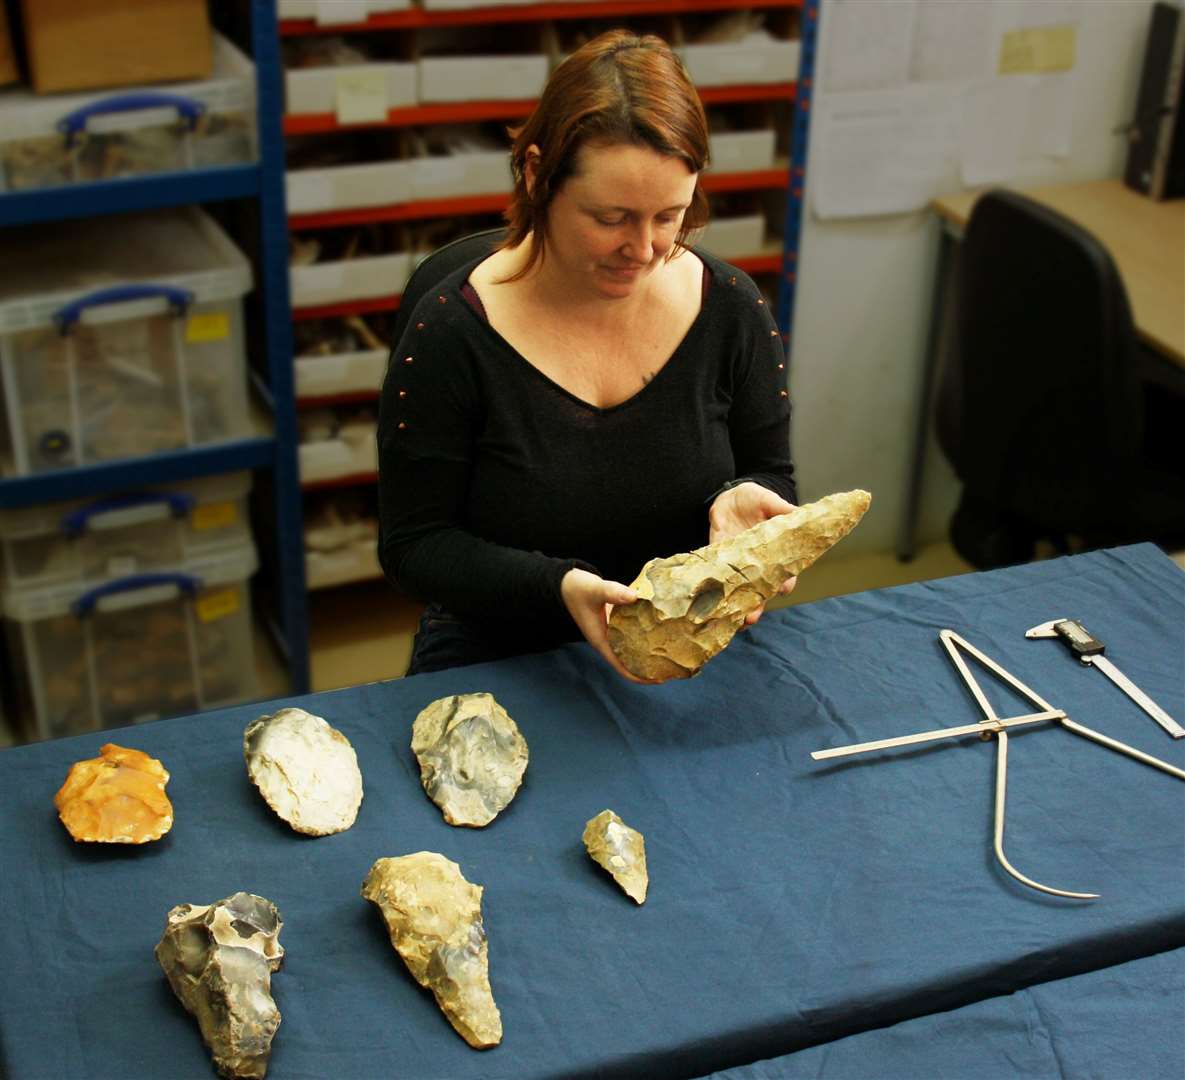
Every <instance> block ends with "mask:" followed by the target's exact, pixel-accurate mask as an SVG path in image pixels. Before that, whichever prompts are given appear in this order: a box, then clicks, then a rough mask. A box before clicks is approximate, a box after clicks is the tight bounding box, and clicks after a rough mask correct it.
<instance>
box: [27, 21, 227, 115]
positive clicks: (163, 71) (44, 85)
mask: <svg viewBox="0 0 1185 1080" xmlns="http://www.w3.org/2000/svg"><path fill="white" fill-rule="evenodd" d="M21 11H22V14H23V17H24V24H25V51H26V54H27V57H28V64H29V81H30V83H31V84H32V86H33V89H34V90H36V91H37V92H38V93H39V94H45V93H55V92H57V91H59V90H89V89H92V88H94V87H101V86H134V85H138V84H140V83H151V82H168V81H170V80H174V79H203V78H205V77H206V76H208V75H209V74H210V63H211V46H210V18H209V13H208V11H207V8H206V0H22V2H21Z"/></svg>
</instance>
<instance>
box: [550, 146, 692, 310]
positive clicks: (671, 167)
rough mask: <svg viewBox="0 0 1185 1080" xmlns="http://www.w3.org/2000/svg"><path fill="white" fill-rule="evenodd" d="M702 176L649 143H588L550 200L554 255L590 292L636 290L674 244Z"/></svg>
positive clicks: (612, 294)
mask: <svg viewBox="0 0 1185 1080" xmlns="http://www.w3.org/2000/svg"><path fill="white" fill-rule="evenodd" d="M695 180H696V174H695V173H694V172H693V171H692V170H691V169H690V168H689V167H688V166H687V164H686V163H685V162H683V161H682V160H681V159H680V158H677V157H673V156H670V155H667V154H660V153H658V151H656V150H652V149H651V148H650V147H648V146H635V145H633V144H630V143H619V144H614V145H612V146H598V145H588V144H586V145H585V146H582V147H581V148H580V150H579V151H577V156H576V171H575V172H574V173H573V175H572V176H570V177H568V179H567V180H565V181H564V183H563V185H562V186H561V187H560V190H559V191H558V192H557V193H556V195H555V196H554V198H553V199H552V200H551V204H550V206H549V207H548V216H547V262H549V263H553V265H554V268H555V269H558V270H560V271H561V272H563V274H564V275H565V276H566V277H567V278H568V279H569V280H570V281H572V282H573V283H574V284H575V285H577V287H581V288H584V289H587V290H588V291H589V292H592V293H595V294H597V295H600V296H602V297H605V298H608V299H621V298H624V297H627V296H629V295H630V294H631V293H633V292H634V291H635V290H636V289H637V287H638V285H639V283H640V282H641V281H643V280H644V279H645V278H646V277H647V276H648V275H649V274H650V273H652V272H653V271H654V269H655V268H656V267H657V266H659V265H660V264H661V263H662V260H663V258H664V256H665V255H666V254H667V252H669V251H670V249H671V246H672V245H673V244H674V242H675V237H676V236H677V235H678V233H679V226H680V225H681V224H682V222H683V215H684V213H685V212H686V210H687V208H688V206H690V205H691V196H692V194H693V192H694V191H695Z"/></svg>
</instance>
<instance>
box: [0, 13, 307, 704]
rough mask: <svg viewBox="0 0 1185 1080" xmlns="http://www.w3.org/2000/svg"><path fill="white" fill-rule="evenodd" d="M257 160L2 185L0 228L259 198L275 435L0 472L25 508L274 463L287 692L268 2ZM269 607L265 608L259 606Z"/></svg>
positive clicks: (285, 332)
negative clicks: (27, 472) (12, 188)
mask: <svg viewBox="0 0 1185 1080" xmlns="http://www.w3.org/2000/svg"><path fill="white" fill-rule="evenodd" d="M250 14H251V52H252V58H253V60H254V64H255V75H256V107H257V112H258V128H259V162H258V164H253V165H237V166H225V167H219V168H209V169H199V170H194V171H191V172H187V173H184V174H173V175H161V176H149V177H136V178H128V179H120V180H109V181H101V182H96V183H89V184H76V185H71V186H67V187H60V188H46V189H41V190H36V191H28V192H5V193H0V227H13V226H20V225H33V224H39V223H42V222H47V221H59V220H66V219H70V218H80V217H92V216H96V215H102V214H118V213H125V212H129V211H136V210H147V209H156V208H159V207H168V206H185V205H189V204H194V203H210V202H221V201H224V200H230V199H256V200H257V201H258V204H259V228H260V238H259V239H260V244H259V259H260V266H259V276H260V281H259V282H258V283H257V287H258V288H259V289H260V290H261V300H262V304H261V307H262V315H263V324H264V325H263V330H264V343H265V345H264V347H265V351H266V355H265V357H264V359H265V361H266V365H265V366H266V370H267V375H268V385H267V388H266V393H265V394H264V395H263V396H264V397H265V398H266V399H267V403H268V405H269V407H270V412H271V422H272V428H273V431H272V434H271V435H270V436H258V437H253V438H247V439H239V440H236V441H234V442H228V443H222V444H219V445H217V446H209V447H198V448H194V449H187V450H179V451H174V452H170V453H164V454H153V455H151V456H146V457H143V458H134V459H128V460H124V461H117V462H111V463H105V464H102V465H91V466H85V467H81V468H73V469H62V470H56V471H54V472H48V473H39V474H36V475H33V476H21V477H12V478H5V479H0V507H20V506H30V505H35V504H37V503H43V502H55V501H59V500H63V499H71V498H78V497H85V496H88V495H92V494H95V493H96V492H100V491H113V490H118V489H121V488H129V487H140V486H144V485H146V484H162V483H164V484H167V483H170V482H174V481H178V480H188V479H192V478H194V477H198V476H208V475H212V474H216V473H224V472H235V471H238V470H243V469H250V470H257V469H270V470H271V472H272V477H273V484H272V490H273V493H274V494H273V507H272V509H273V515H274V518H273V520H274V538H275V543H274V549H273V550H272V552H271V555H272V557H271V558H269V557H267V555H266V554H265V555H264V557H263V558H262V559H261V562H262V563H263V565H264V567H265V568H268V569H270V570H271V572H272V574H273V575H274V579H273V585H274V594H275V599H276V612H275V614H274V618H271V629H272V631H273V633H274V635H275V637H276V640H277V643H278V645H279V647H280V650H281V652H282V653H283V654H284V657H285V660H286V662H287V666H288V675H289V682H290V684H291V690H292V693H294V694H304V693H307V692H308V690H309V646H308V638H309V634H308V599H307V593H306V589H305V574H304V541H303V531H302V521H303V510H302V505H301V491H300V473H299V466H298V462H297V427H296V400H295V392H294V380H293V364H292V356H293V341H292V321H291V303H290V300H289V293H288V215H287V209H286V206H285V201H284V135H283V127H282V118H283V111H284V107H283V83H282V79H283V67H282V64H281V59H280V34H279V26H278V25H277V19H276V6H275V4H274V2H273V0H251V3H250ZM261 614H265V615H267V616H268V617H270V616H271V613H261Z"/></svg>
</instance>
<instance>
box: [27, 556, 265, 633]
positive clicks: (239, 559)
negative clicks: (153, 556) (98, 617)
mask: <svg viewBox="0 0 1185 1080" xmlns="http://www.w3.org/2000/svg"><path fill="white" fill-rule="evenodd" d="M258 567H259V559H258V556H257V555H256V553H255V545H254V544H253V543H251V541H249V540H245V541H244V542H243V543H242V544H240V545H238V546H237V547H233V548H226V549H224V550H222V551H217V552H210V553H209V554H204V555H200V556H198V557H196V558H192V559H189V560H188V561H186V562H185V563H183V564H182V565H181V566H178V567H176V569H175V570H173V571H171V572H169V573H153V574H144V575H134V577H138V578H139V579H140V581H141V582H142V586H143V588H144V589H146V590H147V589H152V588H153V586H154V583H161V584H165V585H167V579H170V578H172V577H174V576H175V575H186V576H188V577H192V578H196V579H197V580H198V584H197V587H198V588H200V589H210V588H214V587H216V586H218V585H230V584H232V583H235V582H241V581H246V580H247V579H248V578H249V577H250V576H251V575H252V574H254V573H255V571H256V570H257V569H258ZM125 580H127V581H129V582H130V580H131V579H125ZM119 583H120V582H119V581H116V582H106V583H104V584H103V585H101V586H98V588H99V589H104V590H105V589H109V588H110V586H111V585H113V584H114V585H118V584H119ZM94 591H95V587H94V586H92V585H89V584H87V585H79V584H78V583H77V582H67V583H62V584H56V585H43V586H32V587H27V588H20V587H17V588H13V589H9V590H7V591H6V592H5V595H4V610H3V614H4V616H5V618H8V619H14V620H16V621H17V622H25V623H27V622H35V621H37V620H39V619H52V618H55V617H57V616H59V615H68V614H70V612H71V610H72V605H73V604H74V602H75V601H76V600H79V599H80V598H82V597H83V596H85V595H86V594H87V593H88V592H94ZM115 595H116V596H119V594H118V593H117V594H115ZM153 599H156V597H155V596H148V597H146V598H145V599H144V600H143V601H142V603H150V602H152V600H153ZM103 604H104V602H103V601H102V600H100V601H99V607H100V609H102V608H103ZM118 606H125V605H123V604H119V605H118ZM126 606H129V607H131V606H135V605H134V604H128V605H126Z"/></svg>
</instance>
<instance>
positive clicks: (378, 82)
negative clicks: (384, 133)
mask: <svg viewBox="0 0 1185 1080" xmlns="http://www.w3.org/2000/svg"><path fill="white" fill-rule="evenodd" d="M334 92H335V99H336V102H337V122H338V123H339V124H375V123H379V124H381V123H382V122H383V121H385V120H386V119H387V76H386V73H385V72H384V71H383V70H382V69H381V68H378V69H376V70H373V71H371V70H367V69H354V70H351V71H341V72H338V75H337V79H336V80H335V85H334Z"/></svg>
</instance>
